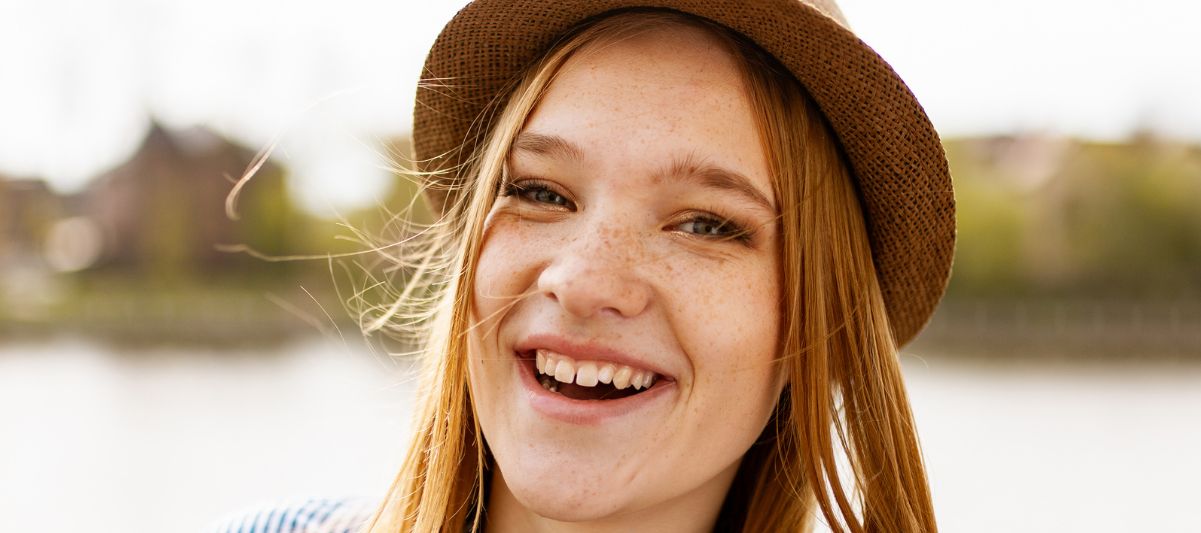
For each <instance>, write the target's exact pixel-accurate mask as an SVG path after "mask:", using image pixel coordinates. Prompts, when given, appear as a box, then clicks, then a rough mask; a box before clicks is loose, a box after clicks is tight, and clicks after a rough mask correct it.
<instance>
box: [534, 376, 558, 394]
mask: <svg viewBox="0 0 1201 533" xmlns="http://www.w3.org/2000/svg"><path fill="white" fill-rule="evenodd" d="M538 381H540V382H542V388H544V389H546V390H548V391H551V392H559V382H558V381H555V380H554V379H552V378H551V377H550V376H542V377H541V378H539V380H538Z"/></svg>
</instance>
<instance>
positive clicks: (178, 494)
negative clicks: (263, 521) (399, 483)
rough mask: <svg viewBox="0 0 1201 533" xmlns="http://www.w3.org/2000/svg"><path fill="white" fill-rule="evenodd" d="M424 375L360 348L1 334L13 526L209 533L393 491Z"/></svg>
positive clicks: (2, 446) (4, 475) (7, 496)
mask: <svg viewBox="0 0 1201 533" xmlns="http://www.w3.org/2000/svg"><path fill="white" fill-rule="evenodd" d="M410 390H411V386H410V385H409V384H408V383H407V382H406V381H404V377H403V373H402V372H400V371H398V370H397V369H395V368H391V367H390V365H388V364H386V363H385V362H384V361H383V359H382V358H376V357H373V356H371V355H368V354H367V353H366V352H365V350H364V349H362V348H357V349H356V348H348V347H346V346H344V345H341V344H338V343H334V342H311V343H307V344H300V345H297V346H293V347H288V348H281V349H279V350H278V351H272V352H268V353H262V352H246V353H239V352H236V351H221V352H216V351H211V352H210V351H200V350H186V351H184V350H156V351H153V352H146V351H139V352H136V353H122V352H120V351H117V350H114V349H110V348H106V347H102V346H97V345H93V344H89V343H84V342H71V341H63V342H57V343H50V344H38V345H20V346H13V345H8V346H0V531H4V532H8V531H13V532H15V531H38V532H43V531H46V532H60V531H61V532H67V531H72V532H73V531H99V532H110V531H111V532H122V533H125V532H147V533H150V532H156V533H157V532H175V531H181V532H188V531H197V530H198V529H200V528H201V527H203V526H205V525H208V524H210V523H212V522H213V521H214V520H215V519H217V518H219V517H220V516H221V515H223V514H225V513H229V512H236V511H239V510H241V509H244V508H246V507H247V506H253V505H255V504H256V503H260V502H271V501H278V500H290V499H297V498H309V497H355V496H369V495H373V494H378V493H382V491H383V489H384V488H386V486H387V484H388V483H389V482H390V481H391V478H392V476H393V475H394V473H395V472H396V469H397V467H398V466H399V463H400V459H401V452H402V449H403V446H404V444H403V443H404V442H405V440H406V435H407V434H408V433H407V432H408V420H409V419H408V415H409V412H410V410H411V407H410V405H409V401H410V394H409V391H410Z"/></svg>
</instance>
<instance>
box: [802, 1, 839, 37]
mask: <svg viewBox="0 0 1201 533" xmlns="http://www.w3.org/2000/svg"><path fill="white" fill-rule="evenodd" d="M800 2H801V3H802V4H806V5H808V6H810V7H812V8H814V9H816V10H818V11H820V12H821V14H823V15H825V16H827V17H830V18H831V19H833V20H834V21H835V22H837V23H838V24H839V25H840V26H842V27H844V28H846V29H848V30H849V29H851V25H850V23H848V22H847V17H846V15H843V14H842V9H839V8H838V4H836V3H834V0H800Z"/></svg>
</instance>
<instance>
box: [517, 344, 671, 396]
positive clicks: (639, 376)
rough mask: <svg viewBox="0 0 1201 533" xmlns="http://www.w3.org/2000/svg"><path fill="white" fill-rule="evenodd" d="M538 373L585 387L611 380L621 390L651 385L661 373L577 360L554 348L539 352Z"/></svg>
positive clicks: (536, 360) (536, 356)
mask: <svg viewBox="0 0 1201 533" xmlns="http://www.w3.org/2000/svg"><path fill="white" fill-rule="evenodd" d="M534 358H535V362H536V363H537V365H538V373H540V374H544V375H547V376H551V377H554V378H555V381H558V382H561V383H573V382H574V383H575V384H576V385H580V386H583V387H595V386H596V384H597V383H611V384H613V386H614V387H615V388H617V389H618V390H621V389H624V388H626V387H634V388H635V389H638V390H641V389H645V388H649V387H650V386H651V385H652V384H654V383H655V379H656V378H658V376H656V375H655V373H654V372H651V371H649V370H637V369H634V368H631V367H628V366H626V365H615V364H613V363H603V362H599V361H576V360H575V359H572V358H570V357H567V356H566V355H563V354H560V353H555V352H552V351H550V350H538V351H537V352H536V353H535V356H534Z"/></svg>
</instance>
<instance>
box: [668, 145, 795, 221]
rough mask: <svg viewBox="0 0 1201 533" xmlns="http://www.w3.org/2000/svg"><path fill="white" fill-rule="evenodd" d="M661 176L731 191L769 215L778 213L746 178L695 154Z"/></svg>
mask: <svg viewBox="0 0 1201 533" xmlns="http://www.w3.org/2000/svg"><path fill="white" fill-rule="evenodd" d="M659 175H660V176H663V177H665V178H668V179H673V180H676V181H685V182H687V181H694V182H697V183H699V184H700V185H702V186H704V187H709V188H713V189H719V190H723V191H729V192H732V193H735V194H737V195H739V196H742V197H743V198H744V199H746V200H749V201H750V202H751V203H754V204H756V205H758V206H759V207H762V208H763V209H764V210H766V211H767V212H769V213H775V212H776V206H775V205H774V204H772V201H771V200H769V199H768V198H767V196H764V195H763V193H762V192H759V189H757V188H755V186H754V185H752V184H751V180H750V179H748V178H747V177H746V176H744V175H742V174H740V173H738V172H735V171H733V170H730V169H727V168H723V167H720V166H716V165H712V164H709V163H706V162H705V161H704V160H703V159H700V158H698V157H696V155H694V154H689V155H688V156H686V157H682V158H677V159H676V160H675V161H673V162H672V164H671V165H670V166H669V167H667V169H666V171H665V172H661V173H660V174H659Z"/></svg>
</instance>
